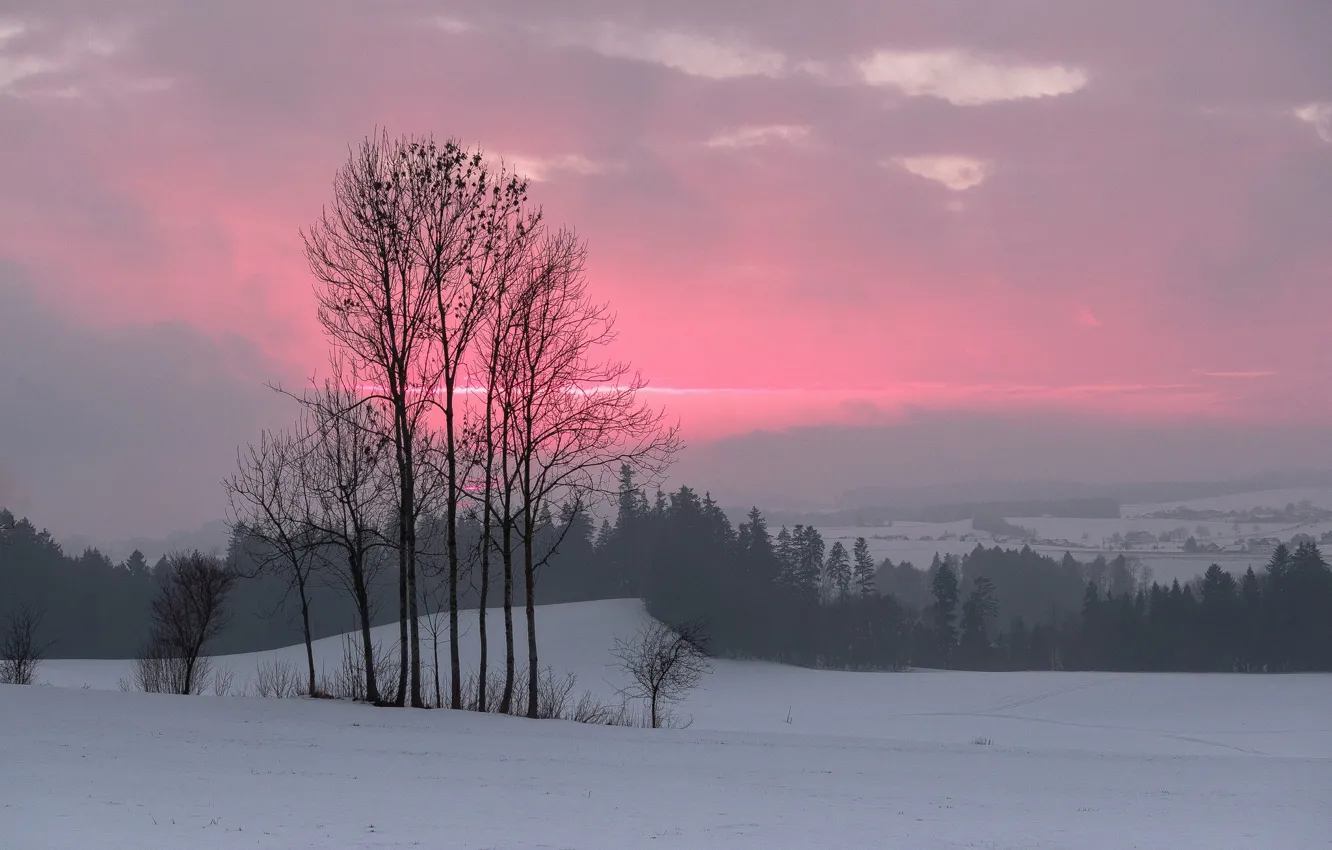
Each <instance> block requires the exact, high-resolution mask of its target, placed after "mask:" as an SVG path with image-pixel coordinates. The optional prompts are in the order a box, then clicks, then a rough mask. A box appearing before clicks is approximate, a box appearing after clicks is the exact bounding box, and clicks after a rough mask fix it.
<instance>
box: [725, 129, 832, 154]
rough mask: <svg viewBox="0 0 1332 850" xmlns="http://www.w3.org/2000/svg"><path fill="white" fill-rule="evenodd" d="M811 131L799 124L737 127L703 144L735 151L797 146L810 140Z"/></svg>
mask: <svg viewBox="0 0 1332 850" xmlns="http://www.w3.org/2000/svg"><path fill="white" fill-rule="evenodd" d="M812 132H813V131H812V130H811V129H810V128H809V127H806V126H804V125H800V124H766V125H749V126H745V127H737V128H736V129H734V130H727V131H725V132H722V133H718V134H717V135H715V136H713V137H712V138H710V139H708V140H707V141H706V142H704V143H703V144H704V145H705V146H707V147H710V148H719V149H724V150H736V149H740V148H756V147H762V146H764V145H770V144H773V143H774V142H783V143H786V144H790V145H799V144H802V143H804V142H805V141H807V140H808V139H809V138H810V135H811V134H812Z"/></svg>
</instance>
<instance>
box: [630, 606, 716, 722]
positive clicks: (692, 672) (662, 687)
mask: <svg viewBox="0 0 1332 850" xmlns="http://www.w3.org/2000/svg"><path fill="white" fill-rule="evenodd" d="M613 651H614V654H615V657H616V658H618V659H620V665H621V667H622V669H623V670H624V672H625V673H626V674H628V676H629V679H630V684H629V685H627V686H625V687H624V688H623V689H622V690H621V694H623V695H624V696H625V697H627V698H629V699H641V700H644V701H645V702H647V703H648V705H649V708H650V712H651V718H652V728H653V729H656V728H658V727H659V726H660V725H661V720H662V711H663V709H665V708H667V707H669V706H671V705H675V704H676V703H678V702H680V701H681V700H683V699H684V698H685V696H686V695H688V693H689V692H690V691H692V690H693V689H694V688H696V687H698V685H699V684H700V683H701V682H702V681H703V676H704V674H706V673H708V672H709V671H710V670H711V669H712V665H711V664H710V663H709V661H708V654H707V645H706V632H705V629H704V624H703V622H702V621H700V620H692V621H689V622H687V623H682V624H680V625H678V626H676V627H674V628H672V627H670V626H668V625H666V624H665V623H661V622H658V621H656V620H653V621H652V622H650V623H648V624H647V625H645V626H643V628H642V629H640V630H639V632H638V634H636V635H635V636H634V637H633V638H631V639H630V640H627V641H626V640H619V639H617V640H616V641H615V649H614V650H613Z"/></svg>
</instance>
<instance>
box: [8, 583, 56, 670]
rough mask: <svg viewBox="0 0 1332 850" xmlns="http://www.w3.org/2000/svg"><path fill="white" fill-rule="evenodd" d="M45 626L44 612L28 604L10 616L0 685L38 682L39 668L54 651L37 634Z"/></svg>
mask: <svg viewBox="0 0 1332 850" xmlns="http://www.w3.org/2000/svg"><path fill="white" fill-rule="evenodd" d="M41 626H42V612H41V611H39V610H37V609H36V608H33V607H32V606H31V605H28V604H26V603H24V604H21V605H19V606H18V609H17V610H15V611H14V613H12V614H10V615H9V624H8V626H7V627H6V629H5V632H4V634H3V635H0V685H31V684H34V683H35V682H36V681H37V668H38V667H40V666H41V663H42V660H43V659H45V657H46V651H47V650H48V649H50V648H51V645H50V644H49V643H45V644H43V643H40V642H39V641H38V640H37V632H38V631H39V630H40V629H41Z"/></svg>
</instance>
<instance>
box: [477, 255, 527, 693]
mask: <svg viewBox="0 0 1332 850" xmlns="http://www.w3.org/2000/svg"><path fill="white" fill-rule="evenodd" d="M534 233H535V231H534V230H529V231H528V234H527V235H528V238H529V239H530V238H531V237H532V235H533V234H534ZM500 259H501V260H502V262H501V263H499V264H498V265H497V267H496V270H495V272H494V274H493V275H492V286H491V287H490V288H489V295H490V298H489V309H488V311H487V315H486V316H485V317H484V320H483V321H482V323H481V327H480V330H479V332H478V336H479V345H478V348H479V351H478V352H477V356H476V357H475V358H474V359H473V360H472V361H471V363H472V368H473V371H472V376H471V377H472V383H473V385H476V384H480V386H482V387H483V388H484V391H483V396H482V399H481V402H480V406H481V412H480V415H479V416H477V417H475V422H474V425H473V427H471V428H470V429H468V430H467V432H466V434H467V438H468V439H467V441H466V442H467V443H468V452H467V454H468V457H469V459H470V461H471V463H470V466H469V468H471V469H474V470H475V469H479V470H480V475H481V488H480V493H479V500H480V502H481V534H480V537H479V539H478V541H477V547H478V549H477V552H476V553H474V555H475V559H476V560H477V561H478V562H479V570H480V573H481V581H480V600H479V602H478V606H479V610H478V627H479V631H480V633H479V635H478V637H479V641H480V649H481V655H480V663H479V667H478V671H477V678H476V681H477V690H476V697H475V700H474V704H475V708H476V709H477V710H478V711H487V710H489V706H490V694H489V693H488V688H489V685H490V675H489V645H490V640H489V633H488V630H487V607H488V604H489V599H490V580H491V571H492V564H491V558H492V556H498V557H499V559H500V564H501V569H502V573H503V584H502V597H501V604H502V606H503V611H504V654H505V665H504V684H503V688H502V690H501V696H500V702H499V711H501V712H502V713H505V714H508V713H509V712H510V711H511V709H512V707H513V689H514V673H515V669H516V657H515V653H514V629H513V587H514V584H513V578H514V576H513V571H514V532H515V530H516V528H517V522H518V511H517V507H516V506H517V502H516V500H515V491H516V489H517V475H518V469H519V468H518V465H517V463H516V462H515V461H514V453H513V451H512V449H513V445H514V441H513V437H514V436H515V433H516V432H515V430H514V428H513V427H512V426H513V423H514V421H515V413H516V411H517V404H516V397H515V393H516V390H517V387H516V385H515V383H514V382H513V381H512V380H506V377H508V378H511V377H512V375H509V374H507V373H506V368H507V367H508V365H509V363H508V358H509V357H510V355H511V351H510V348H511V344H512V340H513V338H514V335H515V333H516V332H517V324H518V322H520V321H522V319H523V315H522V310H521V309H520V298H521V296H522V295H523V291H524V287H523V286H522V277H523V275H524V273H525V272H526V271H527V269H528V264H529V263H530V262H531V257H530V256H529V255H527V254H526V253H525V252H521V251H519V252H509V253H506V254H505V255H504V256H503V257H501V258H500Z"/></svg>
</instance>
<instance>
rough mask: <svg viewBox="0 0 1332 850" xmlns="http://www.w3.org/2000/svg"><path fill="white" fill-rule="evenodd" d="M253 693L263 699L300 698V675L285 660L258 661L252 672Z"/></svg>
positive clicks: (293, 666)
mask: <svg viewBox="0 0 1332 850" xmlns="http://www.w3.org/2000/svg"><path fill="white" fill-rule="evenodd" d="M254 692H255V694H256V695H258V696H260V697H262V698H264V699H290V698H291V697H294V696H300V694H301V674H300V673H299V672H298V671H297V670H296V665H295V664H292V663H291V662H290V661H287V660H286V659H285V658H273V659H270V660H268V661H260V662H259V664H258V666H257V667H256V668H255V672H254Z"/></svg>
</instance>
